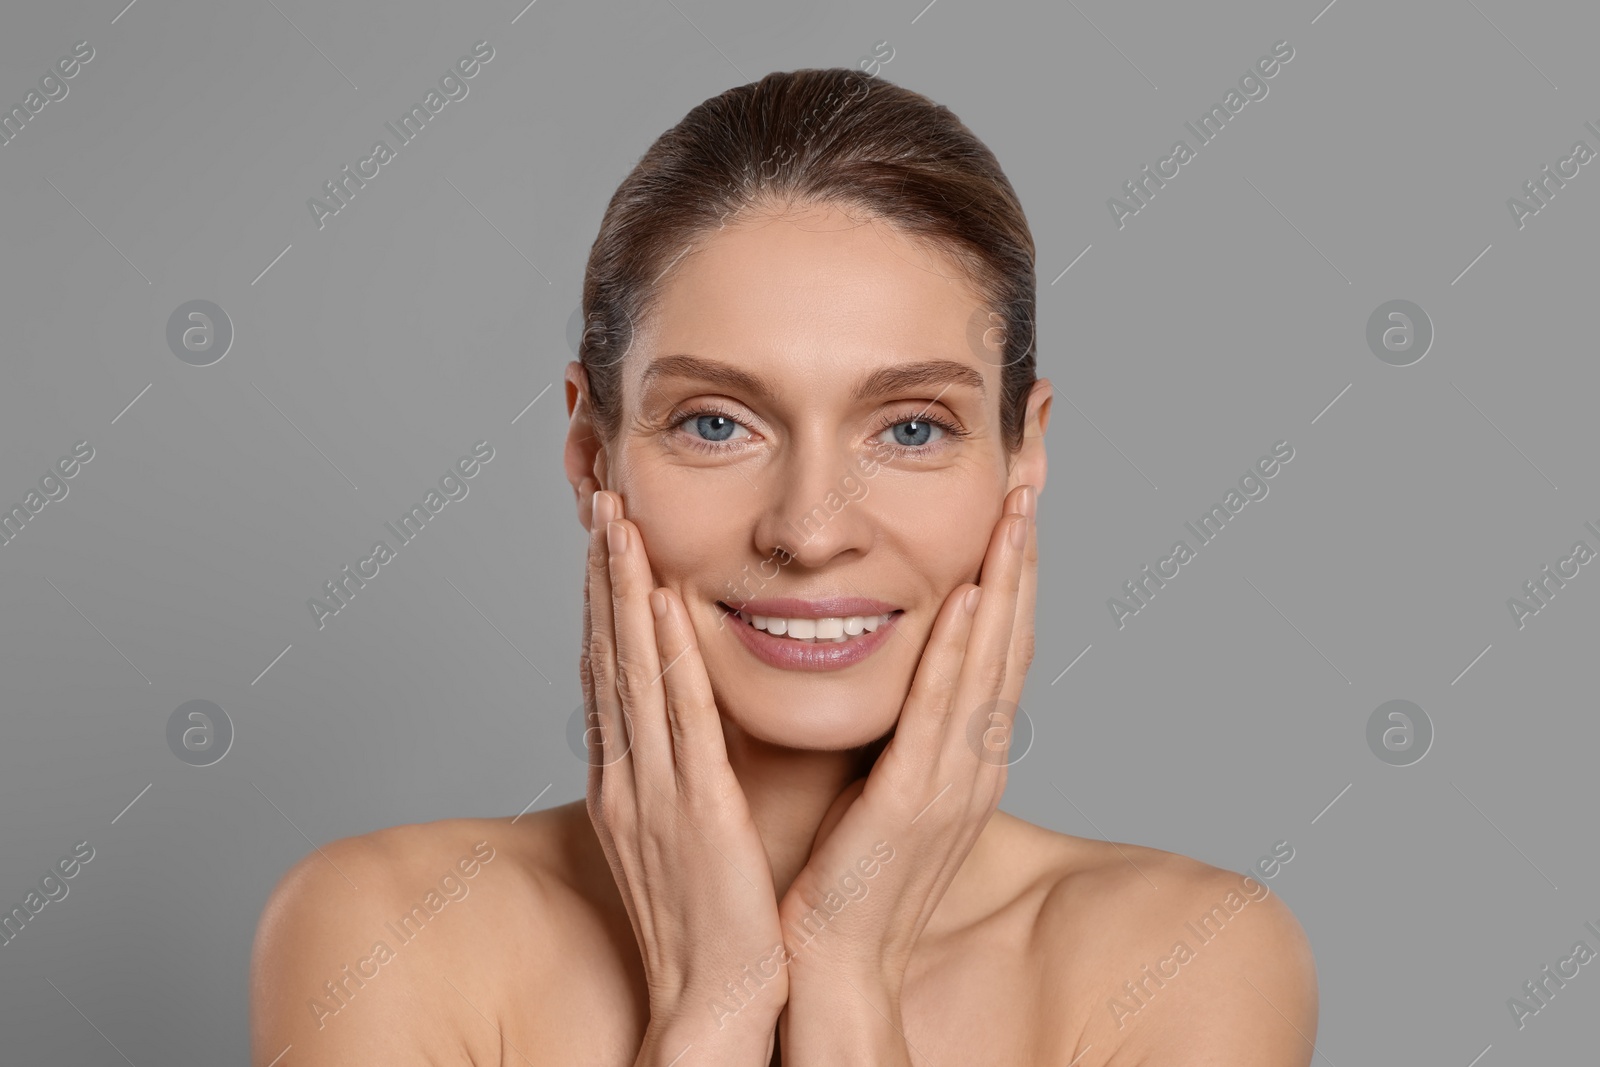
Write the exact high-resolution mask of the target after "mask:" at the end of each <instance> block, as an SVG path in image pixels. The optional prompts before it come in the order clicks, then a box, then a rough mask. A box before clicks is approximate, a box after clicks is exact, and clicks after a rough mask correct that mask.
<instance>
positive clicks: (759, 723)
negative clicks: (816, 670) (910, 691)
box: [713, 686, 903, 752]
mask: <svg viewBox="0 0 1600 1067" xmlns="http://www.w3.org/2000/svg"><path fill="white" fill-rule="evenodd" d="M762 688H763V687H760V686H757V687H754V688H753V689H751V690H750V691H748V692H746V691H744V690H743V688H742V687H741V691H739V692H728V691H726V690H724V689H722V688H721V687H717V686H713V691H714V693H715V696H716V701H717V709H718V711H719V712H721V714H722V717H723V718H724V719H726V720H727V721H728V722H730V723H732V724H733V725H734V726H736V727H738V729H739V731H740V732H741V733H743V734H745V735H746V736H747V737H750V738H752V739H753V740H756V741H761V742H763V743H765V744H769V745H777V746H779V747H782V748H794V749H801V750H805V751H812V752H843V751H846V750H848V749H853V748H861V747H863V746H865V745H870V744H872V743H873V742H874V741H877V740H879V739H881V738H882V737H883V736H884V735H886V734H887V733H889V731H891V730H893V729H894V726H895V723H896V722H897V721H899V718H900V707H901V704H902V703H903V696H902V699H901V700H892V701H887V702H885V701H882V700H879V699H878V698H875V697H873V698H869V697H868V696H867V695H866V694H864V693H855V694H851V695H849V696H848V697H847V698H845V699H839V698H837V697H832V698H830V697H826V696H818V697H805V696H802V695H801V694H800V693H799V692H797V691H796V689H798V688H799V687H793V688H788V687H786V688H787V691H786V692H763V691H762Z"/></svg>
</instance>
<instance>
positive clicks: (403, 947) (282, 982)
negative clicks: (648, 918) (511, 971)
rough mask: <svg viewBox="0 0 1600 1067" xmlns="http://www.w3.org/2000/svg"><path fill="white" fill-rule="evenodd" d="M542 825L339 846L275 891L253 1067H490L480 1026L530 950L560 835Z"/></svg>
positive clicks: (306, 861)
mask: <svg viewBox="0 0 1600 1067" xmlns="http://www.w3.org/2000/svg"><path fill="white" fill-rule="evenodd" d="M560 824H561V820H560V819H559V818H558V817H556V816H554V815H553V814H552V813H551V812H540V813H535V814H533V815H529V816H528V817H526V818H520V819H519V820H518V821H517V823H516V824H515V825H513V823H512V820H511V818H509V817H507V818H502V819H445V820H440V821H438V822H430V823H416V824H410V825H404V826H395V827H391V828H388V829H383V830H378V831H375V832H372V833H368V834H362V835H359V836H355V837H348V838H343V839H340V840H336V841H332V842H330V843H328V844H325V845H322V846H320V847H317V848H315V849H313V850H312V851H310V852H308V853H307V854H306V855H305V856H304V857H303V858H302V859H300V860H299V861H298V862H297V863H295V864H294V865H293V866H292V867H291V868H290V869H289V870H288V871H287V872H286V873H285V874H284V875H283V877H282V878H281V879H280V880H279V881H278V883H277V885H276V886H275V887H274V888H273V890H272V892H271V894H270V896H269V897H268V899H267V902H266V905H265V907H264V908H263V910H262V913H261V918H260V921H259V923H258V924H257V927H256V934H255V942H254V947H253V951H252V957H251V967H250V1017H251V1061H252V1063H253V1064H255V1065H257V1067H266V1065H267V1064H270V1063H273V1062H274V1060H275V1059H276V1058H277V1057H279V1056H280V1055H281V1054H282V1053H283V1052H284V1050H285V1049H286V1048H289V1047H292V1048H293V1050H294V1052H293V1055H292V1057H289V1058H287V1059H285V1061H284V1062H285V1063H289V1062H292V1063H294V1064H296V1065H300V1067H317V1065H322V1064H329V1065H331V1064H343V1063H353V1062H384V1063H391V1064H396V1065H399V1067H404V1065H408V1064H424V1063H428V1064H443V1063H458V1064H463V1065H467V1064H480V1063H497V1062H499V1055H500V1046H499V1038H498V1037H497V1035H496V1032H495V1029H494V1027H493V1025H492V1024H491V1022H490V1021H489V1020H493V1019H494V1018H495V1015H496V1013H497V1012H498V1010H499V1005H500V1003H501V998H502V995H503V990H504V989H505V987H506V983H505V982H503V981H501V980H500V978H501V977H502V976H503V975H504V974H505V973H506V968H507V967H513V966H516V965H518V963H519V962H521V961H519V960H518V958H517V957H518V954H519V951H526V950H527V948H526V947H527V946H532V945H536V944H537V943H538V939H537V937H536V936H535V934H534V928H533V924H534V923H535V922H537V917H538V916H539V915H541V914H545V909H544V908H542V907H540V904H541V901H542V898H543V896H544V894H545V893H546V892H547V889H548V886H549V881H550V877H551V871H550V869H549V867H548V866H547V865H543V864H540V863H538V862H535V861H534V859H533V857H535V856H537V855H539V854H540V846H541V845H548V844H549V843H550V841H551V840H552V839H554V838H555V837H556V836H558V835H559V834H560V832H561V828H560Z"/></svg>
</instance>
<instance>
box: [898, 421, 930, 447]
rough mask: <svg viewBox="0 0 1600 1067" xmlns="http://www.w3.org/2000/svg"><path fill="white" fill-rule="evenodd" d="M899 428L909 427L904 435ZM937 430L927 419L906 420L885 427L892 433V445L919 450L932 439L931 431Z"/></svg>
mask: <svg viewBox="0 0 1600 1067" xmlns="http://www.w3.org/2000/svg"><path fill="white" fill-rule="evenodd" d="M901 427H909V429H907V430H906V431H905V432H904V433H902V432H901ZM935 429H938V427H936V426H935V425H934V424H933V423H932V422H929V421H928V420H927V419H906V420H904V421H902V422H897V423H895V424H894V425H893V426H889V427H887V430H888V431H892V432H893V433H894V439H895V440H894V443H895V444H897V445H900V446H901V447H903V448H920V447H921V446H923V445H925V444H927V443H928V442H929V441H930V440H932V439H933V431H934V430H935Z"/></svg>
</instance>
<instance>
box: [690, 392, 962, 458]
mask: <svg viewBox="0 0 1600 1067" xmlns="http://www.w3.org/2000/svg"><path fill="white" fill-rule="evenodd" d="M705 415H717V416H721V417H722V418H724V419H727V420H729V421H730V422H735V423H738V424H739V425H740V426H744V422H743V421H742V420H741V419H740V418H739V417H738V416H737V415H735V414H734V413H733V412H731V411H726V410H724V409H722V408H720V407H718V406H717V405H715V404H710V405H706V406H703V407H699V408H696V409H695V410H692V411H675V412H673V413H672V414H671V415H670V416H668V418H667V422H666V428H667V429H669V430H675V429H677V428H678V427H680V426H682V425H683V424H684V423H686V422H688V421H689V420H690V419H698V418H700V417H702V416H705ZM907 422H925V423H928V424H929V425H930V426H937V427H939V429H941V430H943V431H944V432H945V435H946V437H947V438H948V439H951V440H960V439H961V438H963V437H967V436H970V433H971V432H970V431H968V430H965V429H962V428H961V427H960V426H957V425H956V424H955V423H953V422H951V421H949V420H948V419H942V418H939V417H938V416H936V415H930V414H927V413H926V412H907V413H905V414H902V415H899V416H891V417H890V418H889V419H888V420H887V421H885V422H883V423H881V424H880V425H879V426H878V428H877V429H876V430H874V431H873V434H872V436H873V437H874V438H876V437H877V436H878V434H880V433H882V432H883V431H885V430H887V429H889V428H890V427H892V426H899V425H901V424H903V423H907ZM745 429H747V430H748V429H749V427H748V426H745ZM688 443H689V447H691V448H693V449H695V450H696V451H698V452H703V453H707V454H710V453H715V452H725V451H727V447H726V446H725V445H724V444H719V443H718V442H714V441H707V440H705V439H704V438H698V437H694V436H692V435H691V436H690V437H689V440H688ZM884 447H885V448H888V449H890V450H892V451H893V452H895V453H896V454H898V455H901V456H921V455H927V454H928V453H930V452H931V451H933V449H932V448H931V446H929V445H923V446H920V447H918V446H915V445H895V444H890V445H884Z"/></svg>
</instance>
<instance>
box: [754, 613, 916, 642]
mask: <svg viewBox="0 0 1600 1067" xmlns="http://www.w3.org/2000/svg"><path fill="white" fill-rule="evenodd" d="M739 618H741V619H743V620H744V621H745V622H746V623H748V624H750V625H751V626H754V627H755V628H756V629H758V630H765V631H766V632H767V633H769V634H773V635H775V636H778V637H789V638H792V639H794V640H796V641H808V642H817V641H830V642H841V641H847V640H849V639H850V638H852V637H856V636H858V635H860V634H863V633H871V632H872V631H874V630H876V629H877V628H878V627H879V626H882V625H883V624H884V623H885V622H887V621H889V616H888V615H887V614H885V615H845V616H833V617H829V618H821V619H786V618H783V617H782V616H778V615H753V614H751V613H750V612H748V611H741V612H739Z"/></svg>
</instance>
